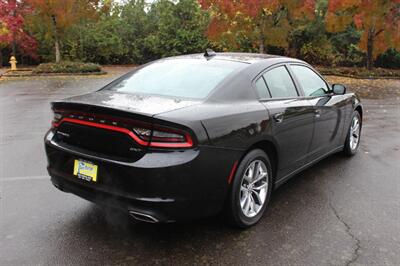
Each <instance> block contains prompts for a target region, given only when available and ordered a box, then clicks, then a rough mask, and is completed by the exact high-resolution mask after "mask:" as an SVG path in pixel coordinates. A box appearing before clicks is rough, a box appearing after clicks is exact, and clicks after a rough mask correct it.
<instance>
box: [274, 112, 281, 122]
mask: <svg viewBox="0 0 400 266" xmlns="http://www.w3.org/2000/svg"><path fill="white" fill-rule="evenodd" d="M273 118H274V120H275V122H276V123H281V122H282V121H283V113H277V114H274V116H273Z"/></svg>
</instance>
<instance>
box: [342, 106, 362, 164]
mask: <svg viewBox="0 0 400 266" xmlns="http://www.w3.org/2000/svg"><path fill="white" fill-rule="evenodd" d="M354 119H358V121H359V133H358V142H357V145H356V146H355V147H354V146H353V147H352V145H351V136H352V134H353V133H352V125H353V120H354ZM361 128H362V120H361V116H360V113H359V112H357V111H354V112H353V114H352V116H351V122H350V126H349V129H348V131H347V136H346V141H345V143H344V148H343V153H344V154H345V155H346V156H353V155H355V154H356V153H357V151H358V147H359V146H360V142H361Z"/></svg>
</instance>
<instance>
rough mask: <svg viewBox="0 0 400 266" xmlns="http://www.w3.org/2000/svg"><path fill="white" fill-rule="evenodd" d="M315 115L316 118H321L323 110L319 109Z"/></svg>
mask: <svg viewBox="0 0 400 266" xmlns="http://www.w3.org/2000/svg"><path fill="white" fill-rule="evenodd" d="M314 113H315V117H316V118H320V117H321V110H318V109H317V110H315V111H314Z"/></svg>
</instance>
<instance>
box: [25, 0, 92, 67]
mask: <svg viewBox="0 0 400 266" xmlns="http://www.w3.org/2000/svg"><path fill="white" fill-rule="evenodd" d="M27 1H29V2H30V4H31V5H32V6H33V8H34V10H35V13H34V14H33V16H32V17H31V19H32V20H35V22H36V24H37V25H40V27H43V28H44V31H46V33H47V35H48V36H51V37H52V39H53V41H54V50H55V59H56V62H57V63H58V62H60V61H61V51H60V45H61V42H62V39H63V35H64V33H65V32H66V30H67V29H68V28H70V27H71V26H72V25H74V24H76V23H78V22H80V21H81V20H84V19H91V18H94V17H95V16H96V14H97V11H96V10H97V8H98V5H99V0H27Z"/></svg>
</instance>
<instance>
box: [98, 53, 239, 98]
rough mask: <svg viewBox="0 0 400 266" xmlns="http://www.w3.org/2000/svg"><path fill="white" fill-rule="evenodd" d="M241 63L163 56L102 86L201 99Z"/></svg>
mask: <svg viewBox="0 0 400 266" xmlns="http://www.w3.org/2000/svg"><path fill="white" fill-rule="evenodd" d="M245 66H246V64H245V63H242V62H235V61H227V60H217V59H211V60H209V61H207V60H205V59H204V60H203V59H166V60H161V61H156V62H154V63H152V64H150V65H148V66H146V67H144V68H141V69H139V70H137V71H134V72H133V73H132V74H130V75H128V76H127V77H126V78H125V79H122V80H121V81H120V82H119V83H117V84H115V85H114V84H113V86H112V87H109V88H106V89H109V90H115V91H119V92H127V93H140V94H156V95H162V96H170V97H182V98H196V99H202V98H205V97H206V96H207V95H208V94H209V93H210V92H211V90H212V89H214V88H215V87H216V86H217V85H218V83H220V82H221V81H222V80H223V79H224V78H226V77H227V76H228V75H229V74H230V73H232V72H233V71H235V70H238V69H240V68H243V67H245Z"/></svg>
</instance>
